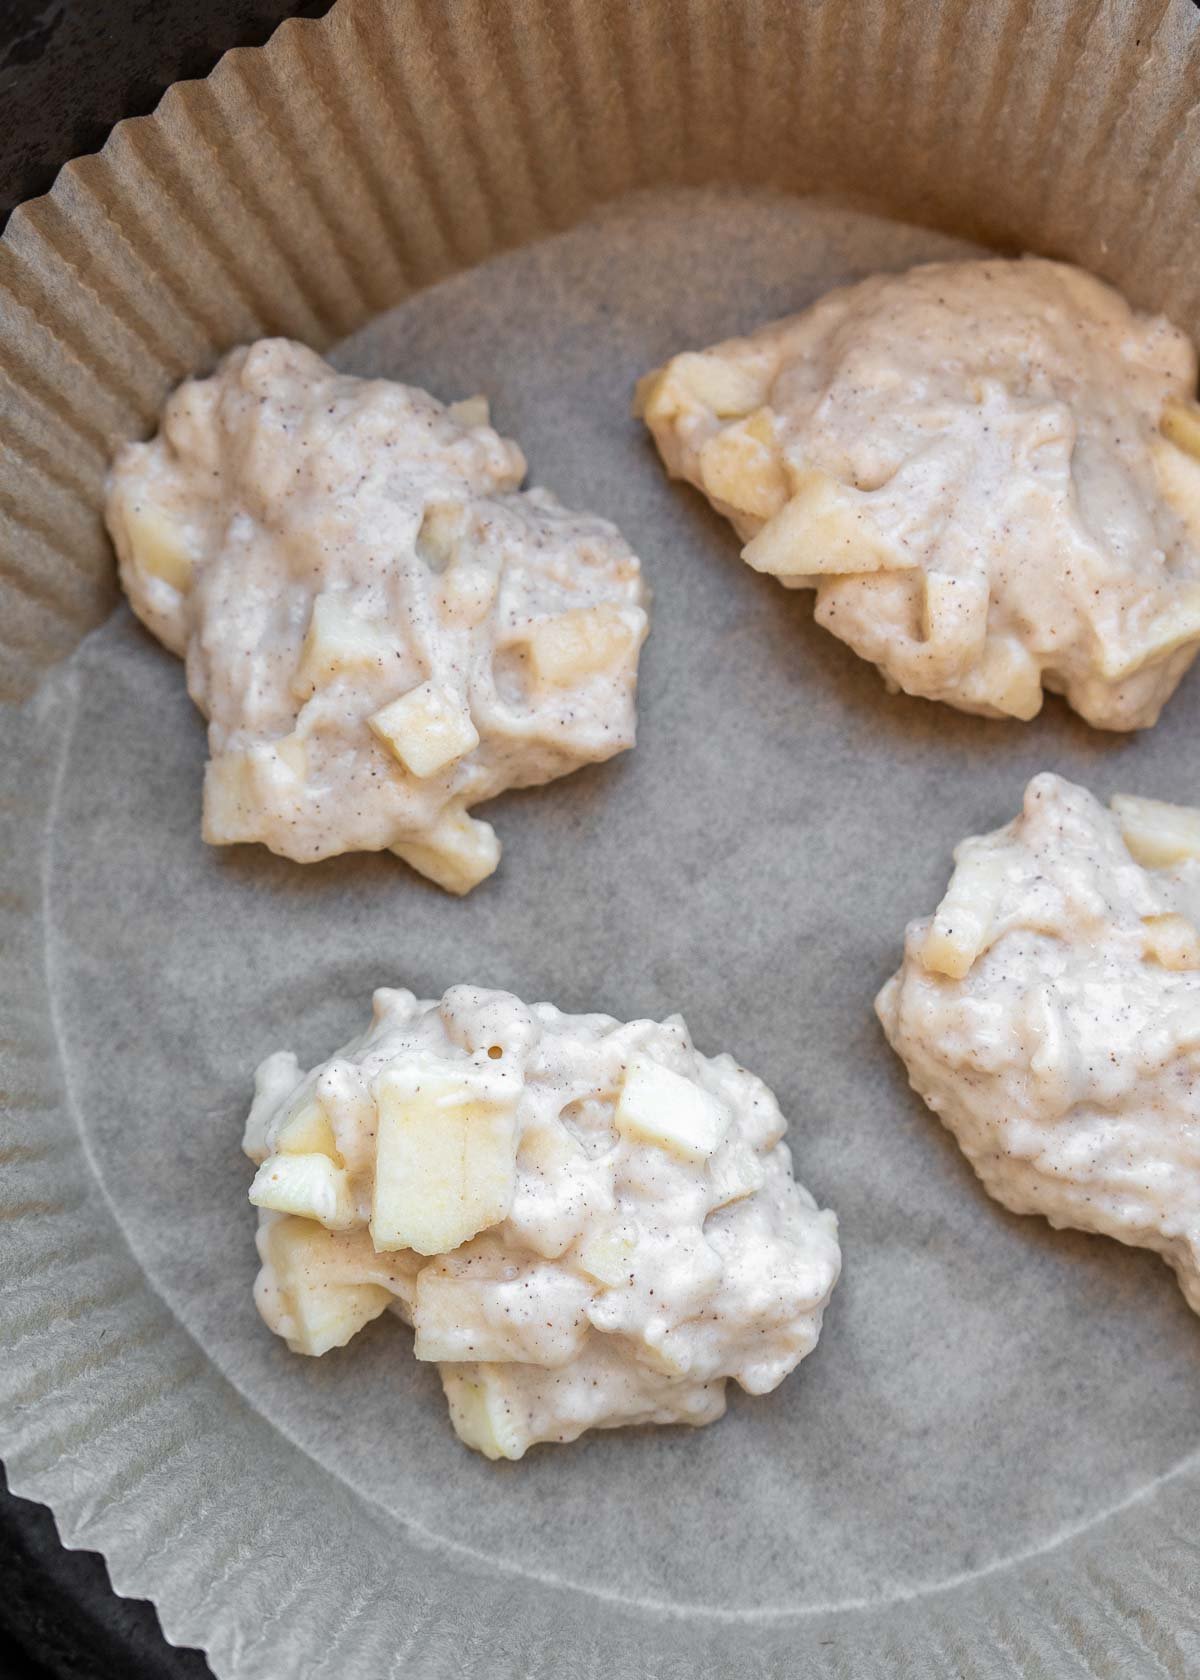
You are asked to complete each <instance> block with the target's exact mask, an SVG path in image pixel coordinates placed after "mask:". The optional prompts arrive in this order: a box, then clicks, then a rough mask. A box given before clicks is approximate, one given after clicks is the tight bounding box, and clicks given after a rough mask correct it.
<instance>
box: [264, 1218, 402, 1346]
mask: <svg viewBox="0 0 1200 1680" xmlns="http://www.w3.org/2000/svg"><path fill="white" fill-rule="evenodd" d="M363 1249H365V1250H366V1251H367V1253H366V1255H363V1254H362V1250H363ZM259 1252H260V1253H261V1255H262V1259H263V1262H264V1265H265V1266H267V1267H269V1268H270V1272H271V1273H273V1274H274V1283H275V1286H276V1287H277V1289H278V1291H279V1296H280V1299H279V1301H278V1302H277V1303H274V1302H271V1301H269V1300H268V1299H266V1298H265V1290H264V1285H265V1284H267V1283H268V1282H269V1279H268V1278H264V1277H260V1282H259V1287H258V1289H257V1291H256V1293H257V1295H258V1299H259V1305H260V1308H261V1309H262V1311H263V1316H264V1318H265V1319H266V1321H267V1323H268V1324H270V1325H271V1328H272V1329H275V1330H277V1331H278V1332H279V1333H281V1334H284V1335H285V1336H286V1338H287V1344H288V1346H289V1347H290V1348H291V1350H292V1352H293V1353H306V1354H310V1355H311V1356H313V1357H315V1358H319V1357H320V1355H321V1354H323V1353H328V1352H329V1350H330V1349H331V1348H337V1347H344V1346H345V1345H346V1343H347V1342H348V1341H349V1340H350V1338H351V1337H352V1336H355V1335H357V1334H358V1332H359V1331H360V1330H361V1329H362V1328H363V1326H364V1325H365V1324H369V1323H370V1322H371V1320H372V1319H373V1318H378V1317H379V1315H380V1313H382V1312H384V1311H386V1309H387V1308H388V1307H389V1306H390V1305H391V1303H392V1301H393V1300H394V1299H395V1298H396V1297H395V1296H394V1295H393V1294H392V1292H391V1291H390V1290H388V1289H385V1288H383V1287H382V1286H381V1285H380V1284H376V1283H367V1282H360V1281H358V1280H357V1279H356V1277H355V1273H356V1272H357V1271H359V1270H360V1269H361V1264H362V1263H367V1256H369V1255H370V1253H371V1252H372V1251H371V1249H370V1244H369V1242H368V1241H367V1236H366V1233H365V1232H362V1233H361V1235H360V1234H359V1233H354V1234H353V1235H351V1236H349V1237H337V1236H334V1235H333V1234H332V1233H331V1232H329V1231H326V1230H324V1229H323V1228H322V1227H321V1226H320V1225H314V1224H313V1222H312V1221H311V1220H308V1219H294V1218H287V1219H273V1220H271V1221H270V1223H269V1224H266V1225H264V1227H263V1228H262V1230H261V1231H260V1233H259ZM280 1309H282V1310H280Z"/></svg>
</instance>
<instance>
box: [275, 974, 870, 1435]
mask: <svg viewBox="0 0 1200 1680" xmlns="http://www.w3.org/2000/svg"><path fill="white" fill-rule="evenodd" d="M785 1129H786V1122H785V1120H784V1118H783V1116H782V1114H781V1113H780V1111H779V1105H778V1103H777V1102H776V1101H775V1098H774V1096H773V1095H772V1094H771V1092H770V1091H769V1090H768V1089H767V1087H766V1086H765V1085H764V1084H763V1082H762V1080H761V1079H756V1078H755V1076H754V1075H753V1074H751V1073H748V1072H747V1071H746V1070H745V1068H742V1067H739V1066H738V1065H737V1063H736V1062H734V1060H733V1059H732V1057H730V1056H716V1057H707V1056H702V1055H701V1054H700V1053H699V1052H698V1051H697V1050H696V1049H695V1048H694V1047H693V1045H692V1042H691V1039H690V1037H689V1036H688V1031H687V1028H686V1026H685V1025H684V1023H683V1021H682V1020H681V1019H680V1018H679V1017H678V1016H673V1017H672V1018H671V1019H670V1020H667V1021H664V1022H662V1023H661V1024H660V1023H658V1022H655V1021H631V1022H628V1023H624V1024H622V1023H620V1022H617V1021H614V1020H612V1019H611V1017H609V1016H607V1015H564V1014H561V1013H560V1012H559V1011H558V1010H557V1009H555V1008H553V1007H552V1006H551V1005H550V1004H546V1003H540V1004H534V1005H532V1006H531V1007H527V1006H526V1005H525V1004H523V1003H521V1002H520V1001H519V1000H518V999H517V998H515V997H513V996H512V995H511V994H509V993H507V992H489V991H481V990H478V989H476V988H474V987H470V986H456V987H454V988H453V989H452V990H451V991H448V992H447V993H446V995H445V996H444V997H443V998H442V1000H441V1002H440V1003H429V1002H425V1003H422V1002H419V1001H418V1000H417V999H416V998H415V997H414V996H413V995H412V993H411V992H405V991H390V990H383V991H379V992H377V993H376V994H375V1014H374V1019H373V1021H372V1024H371V1026H370V1027H369V1028H368V1030H367V1031H366V1032H365V1033H364V1034H363V1035H362V1036H361V1037H360V1038H358V1039H356V1040H355V1041H354V1042H353V1043H352V1044H348V1045H347V1046H346V1047H345V1048H344V1049H343V1050H341V1051H339V1052H338V1054H337V1055H336V1056H334V1057H332V1058H331V1059H330V1060H329V1061H327V1062H325V1063H323V1064H322V1065H321V1066H319V1067H317V1068H314V1069H313V1070H312V1072H310V1073H308V1074H302V1073H301V1070H300V1068H299V1066H298V1064H297V1062H296V1059H295V1057H294V1056H292V1055H290V1054H289V1053H287V1052H281V1053H280V1054H278V1055H275V1056H272V1057H269V1058H268V1060H267V1061H266V1062H264V1063H263V1065H262V1067H261V1068H260V1069H259V1071H258V1078H257V1095H256V1098H255V1102H254V1107H253V1109H252V1110H251V1113H250V1117H249V1120H248V1122H247V1126H246V1138H245V1147H246V1152H247V1154H249V1155H250V1156H251V1158H252V1159H253V1160H255V1161H257V1162H259V1163H261V1164H260V1166H259V1170H258V1173H257V1176H256V1177H255V1180H254V1185H253V1188H252V1190H251V1201H253V1202H254V1203H255V1204H256V1205H257V1206H258V1207H259V1208H260V1210H262V1211H261V1212H260V1216H259V1217H260V1227H259V1235H258V1246H259V1253H260V1255H261V1257H262V1262H263V1267H262V1271H261V1272H260V1274H259V1278H258V1283H257V1286H256V1290H255V1298H256V1300H257V1303H258V1306H259V1310H260V1312H261V1313H262V1315H263V1317H264V1319H265V1320H266V1322H267V1323H268V1324H269V1325H270V1327H271V1328H272V1329H273V1330H274V1331H275V1332H276V1333H277V1334H279V1335H281V1336H283V1337H285V1338H286V1339H287V1342H288V1345H289V1346H290V1347H291V1348H293V1349H294V1351H296V1352H298V1353H307V1354H315V1355H319V1354H322V1353H325V1352H327V1351H328V1350H329V1349H330V1348H333V1347H340V1346H342V1345H343V1344H344V1343H345V1342H347V1341H348V1340H349V1339H350V1338H351V1337H352V1336H353V1335H355V1334H356V1333H357V1332H358V1331H359V1330H360V1329H361V1328H362V1327H363V1325H365V1324H366V1323H368V1322H369V1321H370V1320H371V1319H373V1318H377V1317H378V1316H379V1315H380V1314H381V1313H382V1312H384V1311H385V1310H386V1309H387V1308H389V1307H390V1308H391V1309H393V1310H394V1311H395V1312H397V1313H399V1315H400V1316H401V1317H402V1318H404V1319H405V1320H407V1321H408V1322H409V1323H411V1324H412V1325H413V1326H414V1329H415V1331H416V1339H415V1342H414V1352H415V1353H416V1356H417V1358H418V1359H426V1360H432V1361H434V1362H435V1363H436V1364H437V1365H438V1367H439V1370H440V1372H441V1377H442V1384H443V1387H444V1388H445V1391H446V1398H447V1400H448V1402H449V1405H450V1417H451V1421H452V1423H453V1424H454V1427H455V1429H456V1430H457V1431H458V1433H459V1435H460V1436H461V1437H462V1439H463V1440H464V1441H465V1442H466V1443H467V1445H468V1446H471V1447H475V1448H477V1449H478V1450H479V1451H480V1452H483V1453H486V1454H487V1456H488V1457H489V1458H520V1457H521V1456H522V1454H523V1453H524V1452H525V1450H526V1449H527V1448H528V1447H529V1446H531V1445H532V1444H533V1443H534V1442H536V1441H572V1440H574V1439H575V1438H576V1437H577V1436H579V1435H581V1434H582V1433H583V1432H584V1431H585V1430H587V1429H611V1428H615V1427H617V1426H618V1425H621V1424H628V1423H690V1424H701V1423H711V1422H712V1421H713V1419H714V1418H718V1417H720V1415H721V1413H722V1412H723V1411H724V1410H725V1385H726V1382H727V1381H728V1380H729V1379H730V1378H733V1380H734V1381H735V1382H737V1383H739V1384H740V1385H741V1387H742V1388H744V1389H746V1390H747V1391H748V1392H749V1393H751V1394H765V1393H767V1392H768V1391H769V1390H770V1389H773V1388H775V1387H777V1386H778V1384H779V1383H781V1382H782V1381H783V1379H784V1377H785V1376H786V1375H787V1374H788V1372H789V1371H791V1370H792V1369H793V1367H794V1366H795V1365H797V1364H798V1363H799V1361H800V1360H801V1359H803V1357H804V1356H805V1354H807V1353H810V1352H811V1351H812V1349H813V1348H814V1347H815V1346H816V1342H817V1337H818V1335H819V1333H820V1328H821V1316H822V1313H823V1312H824V1309H825V1306H826V1303H827V1302H828V1300H829V1296H830V1293H831V1291H832V1289H833V1286H834V1284H835V1282H836V1281H837V1276H838V1270H839V1267H840V1253H839V1249H838V1241H837V1220H836V1219H835V1218H834V1216H833V1214H832V1213H827V1212H820V1211H818V1209H817V1205H816V1203H815V1202H814V1201H813V1198H812V1197H811V1196H810V1195H809V1193H808V1191H807V1190H805V1189H804V1188H803V1187H802V1186H801V1185H799V1184H797V1183H796V1182H795V1180H794V1179H793V1178H792V1170H791V1155H790V1153H789V1150H788V1147H787V1145H786V1144H785V1143H784V1142H783V1141H782V1140H783V1135H784V1131H785Z"/></svg>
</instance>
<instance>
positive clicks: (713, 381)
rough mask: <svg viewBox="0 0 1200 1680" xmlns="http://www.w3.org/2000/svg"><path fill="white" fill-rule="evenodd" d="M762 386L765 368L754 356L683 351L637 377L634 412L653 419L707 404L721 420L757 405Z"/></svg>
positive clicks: (747, 410)
mask: <svg viewBox="0 0 1200 1680" xmlns="http://www.w3.org/2000/svg"><path fill="white" fill-rule="evenodd" d="M765 387H766V379H765V369H764V368H763V367H762V366H761V365H760V364H759V363H756V362H755V361H754V360H733V359H731V358H730V357H728V356H718V355H715V354H706V353H705V354H700V353H696V352H694V351H685V352H684V354H683V355H681V356H675V357H674V358H673V359H672V360H671V361H670V362H668V363H667V365H666V367H663V368H659V369H657V370H656V371H655V372H654V373H649V374H646V375H645V377H644V378H642V379H639V381H638V384H637V391H636V394H635V397H634V412H635V413H636V414H639V415H642V416H644V418H645V419H646V420H649V421H653V420H670V419H672V418H673V417H674V416H675V415H676V414H680V413H684V412H686V411H687V410H688V409H694V408H706V409H708V410H709V411H710V412H711V413H713V414H715V415H716V416H717V418H718V419H719V420H724V419H729V418H732V417H734V416H737V415H741V414H749V413H750V411H751V410H752V409H755V408H758V407H759V406H760V404H761V403H762V400H763V397H764V396H765V395H766V388H765Z"/></svg>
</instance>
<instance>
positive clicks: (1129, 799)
mask: <svg viewBox="0 0 1200 1680" xmlns="http://www.w3.org/2000/svg"><path fill="white" fill-rule="evenodd" d="M1110 805H1111V809H1112V813H1113V815H1114V816H1115V817H1116V819H1117V826H1118V827H1119V828H1120V830H1121V838H1122V839H1123V840H1124V842H1125V844H1126V846H1127V847H1128V848H1129V851H1130V854H1131V855H1132V856H1133V857H1134V858H1136V860H1137V862H1138V863H1140V864H1142V865H1144V867H1145V868H1147V869H1170V868H1171V866H1172V865H1173V864H1176V863H1183V862H1185V861H1186V860H1187V859H1188V858H1200V811H1198V810H1195V809H1193V807H1192V806H1190V805H1168V804H1166V803H1165V802H1164V801H1163V800H1161V799H1138V798H1135V797H1134V795H1133V794H1128V793H1118V794H1115V795H1114V796H1113V798H1112V800H1111V801H1110Z"/></svg>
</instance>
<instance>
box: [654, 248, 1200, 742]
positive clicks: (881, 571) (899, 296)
mask: <svg viewBox="0 0 1200 1680" xmlns="http://www.w3.org/2000/svg"><path fill="white" fill-rule="evenodd" d="M1195 392H1196V356H1195V352H1194V350H1193V348H1192V346H1191V344H1190V343H1189V342H1188V341H1187V339H1186V338H1185V337H1184V336H1183V334H1182V333H1180V332H1179V331H1177V330H1176V329H1175V328H1174V327H1172V326H1171V325H1170V323H1169V322H1167V321H1166V320H1164V319H1162V318H1161V317H1157V318H1151V317H1148V316H1144V315H1137V314H1135V313H1134V312H1133V311H1132V310H1131V309H1130V307H1129V305H1128V304H1127V303H1126V302H1125V301H1124V299H1123V298H1121V297H1120V296H1119V295H1118V294H1117V293H1116V292H1114V291H1112V290H1111V289H1110V288H1109V287H1108V286H1105V285H1103V284H1101V282H1100V281H1099V280H1096V279H1094V278H1093V277H1092V276H1090V275H1088V274H1085V273H1083V272H1082V271H1081V270H1079V269H1076V268H1071V267H1069V266H1067V265H1065V264H1062V263H1052V262H1045V261H1042V260H1040V259H1036V258H1024V259H1022V260H1020V261H1013V262H1010V261H1000V260H994V261H985V262H964V263H933V264H930V265H928V266H926V267H921V268H915V269H912V270H911V271H910V272H908V273H906V274H898V275H878V276H876V277H874V278H872V279H869V280H865V281H863V282H861V283H860V284H858V285H853V286H846V287H842V288H840V289H838V290H836V291H833V292H830V293H829V294H828V295H827V296H825V297H823V298H822V299H821V300H820V301H819V302H818V303H816V304H815V305H814V306H813V307H812V308H811V309H808V310H806V311H805V312H804V313H803V314H801V315H797V316H794V317H793V318H791V319H789V320H785V321H780V322H778V323H776V324H774V325H771V326H766V327H763V328H762V329H761V330H760V331H758V332H756V333H754V334H753V335H752V336H751V337H749V338H742V339H732V340H730V341H729V342H728V343H725V344H718V345H717V346H716V347H715V348H714V349H711V350H706V351H704V352H703V353H701V354H693V353H690V352H689V353H687V354H684V355H679V356H676V357H675V358H674V359H673V360H672V361H670V362H668V363H667V364H666V366H665V367H663V368H660V369H659V370H658V371H657V372H655V373H653V374H650V375H648V376H647V377H646V378H645V379H643V380H642V381H641V383H640V385H639V387H638V399H637V408H638V411H639V412H640V413H641V414H642V415H644V417H645V420H646V422H647V424H648V425H649V427H650V430H651V431H652V432H653V434H654V439H655V442H656V443H657V445H658V448H659V451H660V452H661V454H662V457H663V460H664V461H665V463H666V465H667V468H668V471H669V472H670V473H671V475H672V476H673V477H677V478H684V479H686V480H688V482H689V483H691V484H694V485H696V486H697V487H698V488H699V489H700V490H702V491H703V492H704V494H705V495H706V496H707V497H708V499H709V501H710V502H711V503H712V504H713V506H714V507H715V508H716V509H717V510H718V511H719V512H720V513H722V514H724V515H725V516H726V517H727V518H728V519H729V520H730V521H731V523H732V524H733V526H734V528H735V530H736V531H737V533H738V535H739V536H740V537H741V539H742V541H743V543H744V544H745V545H746V546H745V548H744V549H743V553H742V557H743V559H745V560H746V561H747V562H748V564H749V565H751V566H752V567H754V568H755V569H756V570H757V571H760V572H768V573H771V574H773V575H774V576H776V577H777V578H778V579H779V580H780V582H781V583H783V584H785V585H786V586H787V587H788V588H790V589H815V590H816V594H817V602H816V617H817V621H818V623H820V624H823V625H824V626H825V628H826V629H827V630H832V631H833V633H834V634H835V635H837V636H840V637H841V638H842V640H843V641H845V642H848V643H849V645H850V646H851V647H852V648H853V649H854V651H855V652H856V653H858V654H860V655H861V656H862V658H864V659H869V660H871V661H872V663H874V664H875V665H876V666H878V668H879V670H880V672H881V674H882V675H883V677H884V679H885V681H886V682H887V683H888V685H889V687H892V688H897V687H898V688H902V689H904V690H905V692H906V693H909V694H917V695H924V696H925V697H926V698H927V699H930V700H944V701H946V702H947V703H948V704H949V705H952V706H957V707H960V708H961V709H962V710H963V711H967V712H978V713H982V714H983V715H984V716H988V717H1001V716H1011V717H1016V718H1024V719H1028V718H1032V717H1033V716H1035V714H1036V713H1037V712H1038V711H1039V710H1040V708H1041V704H1042V693H1043V689H1049V690H1051V691H1053V692H1055V693H1061V694H1063V695H1065V696H1066V699H1067V701H1068V703H1069V704H1070V705H1071V706H1073V707H1074V709H1075V710H1076V711H1077V712H1079V713H1080V715H1081V716H1082V717H1084V718H1086V719H1087V721H1088V722H1089V723H1091V724H1094V725H1095V726H1096V727H1097V728H1102V729H1142V728H1147V727H1148V726H1149V725H1151V724H1153V723H1154V722H1155V721H1156V719H1157V718H1158V715H1159V712H1160V711H1161V710H1162V707H1163V705H1164V703H1165V702H1166V700H1167V699H1168V697H1169V696H1170V695H1171V693H1172V692H1173V690H1174V688H1175V686H1176V684H1177V683H1178V682H1179V680H1180V678H1181V677H1182V675H1183V673H1184V671H1185V670H1186V669H1187V667H1188V665H1189V664H1190V662H1191V660H1192V658H1193V656H1194V655H1195V652H1196V649H1197V646H1200V408H1197V407H1196V405H1195V404H1194V402H1192V401H1191V400H1190V399H1192V398H1193V397H1194V395H1195Z"/></svg>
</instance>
